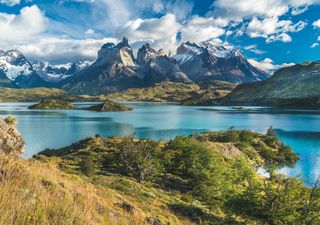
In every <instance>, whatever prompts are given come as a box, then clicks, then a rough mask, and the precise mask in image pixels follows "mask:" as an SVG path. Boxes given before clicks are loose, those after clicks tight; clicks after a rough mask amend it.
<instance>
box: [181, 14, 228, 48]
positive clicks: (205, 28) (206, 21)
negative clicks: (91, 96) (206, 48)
mask: <svg viewBox="0 0 320 225" xmlns="http://www.w3.org/2000/svg"><path fill="white" fill-rule="evenodd" d="M228 24H229V22H228V21H227V20H225V19H222V18H212V17H209V18H205V17H194V18H192V19H191V20H189V21H188V22H187V23H186V24H185V25H184V26H183V27H182V28H181V36H182V41H193V42H202V41H206V40H209V39H215V38H218V37H220V36H222V35H224V34H225V33H226V31H225V29H224V27H226V26H227V25H228Z"/></svg>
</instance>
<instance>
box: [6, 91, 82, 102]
mask: <svg viewBox="0 0 320 225" xmlns="http://www.w3.org/2000/svg"><path fill="white" fill-rule="evenodd" d="M41 99H61V100H66V101H73V100H77V99H81V98H79V97H77V96H73V95H70V94H68V93H67V92H65V91H63V90H60V89H55V88H29V89H17V88H0V102H37V101H40V100H41Z"/></svg>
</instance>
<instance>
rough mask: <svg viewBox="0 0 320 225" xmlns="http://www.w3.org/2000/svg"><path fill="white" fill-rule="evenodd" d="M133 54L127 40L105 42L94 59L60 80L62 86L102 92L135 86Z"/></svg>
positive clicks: (67, 88) (137, 84)
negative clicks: (75, 72) (114, 42)
mask: <svg viewBox="0 0 320 225" xmlns="http://www.w3.org/2000/svg"><path fill="white" fill-rule="evenodd" d="M135 69H136V66H135V58H134V56H133V53H132V50H131V48H130V45H129V44H128V40H127V39H126V38H123V40H122V42H120V43H119V44H117V45H115V44H113V43H107V44H105V45H103V46H102V47H101V49H100V50H99V52H98V59H97V60H96V61H95V62H94V63H93V64H92V65H91V66H89V67H87V68H86V69H84V70H82V71H80V72H79V73H77V74H76V75H74V76H73V77H70V78H68V79H66V80H65V81H63V83H62V87H63V88H64V89H65V90H67V91H69V92H72V93H76V94H88V93H90V94H102V93H106V92H112V91H119V90H123V89H127V88H130V87H139V85H141V79H140V78H139V77H138V76H136V71H135Z"/></svg>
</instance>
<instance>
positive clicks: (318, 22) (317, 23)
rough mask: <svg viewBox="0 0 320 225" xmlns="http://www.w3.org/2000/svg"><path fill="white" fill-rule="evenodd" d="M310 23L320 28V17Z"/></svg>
mask: <svg viewBox="0 0 320 225" xmlns="http://www.w3.org/2000/svg"><path fill="white" fill-rule="evenodd" d="M312 25H313V26H314V27H315V28H320V19H318V20H316V21H314V22H313V23H312Z"/></svg>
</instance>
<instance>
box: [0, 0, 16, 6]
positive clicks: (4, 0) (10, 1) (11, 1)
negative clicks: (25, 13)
mask: <svg viewBox="0 0 320 225" xmlns="http://www.w3.org/2000/svg"><path fill="white" fill-rule="evenodd" d="M0 4H5V5H8V6H14V5H19V4H20V0H0Z"/></svg>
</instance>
